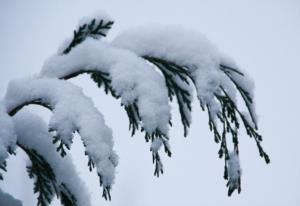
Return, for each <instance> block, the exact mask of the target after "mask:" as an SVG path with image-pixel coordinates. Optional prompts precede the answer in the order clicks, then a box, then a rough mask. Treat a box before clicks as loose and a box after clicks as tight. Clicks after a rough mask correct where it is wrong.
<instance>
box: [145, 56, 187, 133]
mask: <svg viewBox="0 0 300 206" xmlns="http://www.w3.org/2000/svg"><path fill="white" fill-rule="evenodd" d="M143 58H144V59H146V60H147V61H149V62H151V63H152V64H154V65H155V66H156V67H157V68H158V69H160V71H161V72H162V74H163V75H164V77H165V82H166V86H167V88H168V94H169V99H170V101H172V100H173V96H176V99H177V102H178V106H179V112H180V116H181V122H182V125H183V128H184V136H185V137H186V136H187V133H188V128H189V127H190V118H189V116H188V115H190V112H191V110H192V107H191V99H190V96H191V94H190V93H189V91H188V90H186V89H185V88H183V87H182V86H181V85H179V84H178V83H177V81H178V79H177V78H176V77H179V79H180V80H181V81H182V82H181V83H182V84H185V86H187V87H188V86H190V85H189V79H190V77H189V74H188V71H187V70H186V68H184V67H181V66H178V65H177V64H174V63H172V62H168V61H165V60H162V59H159V58H155V57H149V56H143Z"/></svg>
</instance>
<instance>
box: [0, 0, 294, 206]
mask: <svg viewBox="0 0 300 206" xmlns="http://www.w3.org/2000/svg"><path fill="white" fill-rule="evenodd" d="M97 10H105V11H107V12H108V13H109V14H110V15H111V16H112V17H113V18H114V19H115V25H114V26H113V29H112V31H111V32H110V33H109V36H110V37H109V38H112V37H114V36H115V35H116V34H117V33H118V32H120V31H122V30H124V29H126V28H130V27H132V26H136V25H144V24H148V23H165V24H177V25H182V26H185V27H187V28H192V29H195V30H198V31H200V32H202V33H203V34H205V35H206V36H207V38H209V39H210V40H211V41H212V42H214V43H215V44H216V45H217V46H218V47H219V48H220V49H221V50H222V51H224V52H225V53H227V54H228V55H230V56H231V57H232V58H234V59H235V60H236V62H237V63H238V64H239V65H240V66H241V67H242V68H243V69H245V70H247V71H248V73H249V74H250V76H251V77H252V78H253V79H254V81H255V83H256V91H255V97H256V104H257V106H256V107H257V113H258V115H259V127H260V132H261V134H262V135H263V137H264V142H263V146H264V148H265V150H266V151H267V152H268V153H269V155H270V157H271V164H270V165H265V163H264V161H263V160H262V159H261V158H259V155H258V151H257V148H256V146H255V143H254V141H253V140H252V139H249V137H248V136H246V135H244V134H242V136H241V139H240V144H241V152H240V153H241V162H242V168H243V177H242V178H243V179H242V193H241V194H240V195H237V194H236V193H234V195H233V196H232V197H230V198H229V197H227V195H226V194H227V189H226V187H225V184H226V182H225V181H224V180H223V178H222V175H223V161H222V160H219V159H218V157H217V149H218V146H217V145H216V144H215V143H214V141H213V135H212V134H211V133H210V132H209V129H208V125H207V114H206V113H203V112H202V111H201V110H200V108H199V107H198V103H197V102H196V101H195V104H194V107H193V124H192V127H191V130H190V134H189V137H188V138H186V139H184V138H183V137H182V134H183V132H182V128H181V126H180V122H179V117H178V111H177V107H176V105H173V106H174V107H173V108H174V109H173V114H174V117H173V119H174V121H175V125H174V127H173V128H172V130H171V134H170V136H171V144H172V150H173V157H172V158H171V159H168V158H167V159H165V160H164V164H165V174H164V175H163V176H162V177H160V178H159V179H157V178H155V177H154V176H153V165H152V163H151V155H150V152H149V151H148V150H149V148H148V145H147V144H145V143H144V139H143V137H142V135H137V136H136V137H134V138H130V133H129V132H128V120H127V117H126V114H125V112H124V111H123V109H122V108H121V107H120V106H119V102H118V101H116V100H114V99H113V98H111V97H108V96H105V95H104V92H103V91H102V90H99V89H97V88H96V87H95V85H94V84H93V83H92V82H91V81H90V80H89V78H87V77H85V76H82V77H79V78H77V79H76V80H72V81H73V82H74V83H76V84H77V85H79V86H81V87H83V88H84V91H85V92H86V94H87V95H89V96H91V97H93V100H94V102H95V104H96V105H97V107H98V108H99V110H100V111H101V112H102V113H104V116H105V118H106V121H107V123H108V125H110V126H111V127H112V129H113V132H114V136H115V146H116V150H117V152H118V154H119V156H120V165H119V166H118V174H117V179H116V183H115V185H114V186H113V190H112V198H113V200H112V202H105V201H104V200H103V199H102V198H101V192H102V189H101V188H99V186H98V179H97V177H96V175H93V174H91V173H89V172H88V169H87V167H86V166H85V165H86V159H85V157H84V156H83V155H82V154H83V152H82V151H81V149H82V148H81V147H80V144H79V142H76V143H75V145H74V146H73V148H72V149H73V151H72V154H73V157H74V162H75V164H77V166H78V170H79V171H80V174H81V175H82V177H83V178H84V179H85V180H86V182H87V186H88V188H89V190H90V191H91V196H92V198H93V199H92V201H93V205H109V206H116V205H131V206H141V205H145V206H147V205H153V204H156V205H166V206H169V205H170V206H171V205H172V206H182V205H188V206H196V205H197V206H198V205H205V206H210V205H211V206H213V205H222V206H226V205H228V206H229V205H230V206H235V205H236V206H237V205H239V206H240V205H243V206H248V205H249V206H250V205H251V206H253V205H255V206H282V205H286V204H288V205H290V206H298V205H300V150H299V145H300V137H299V132H298V126H299V119H298V116H299V115H300V109H299V105H300V94H299V91H298V88H300V83H299V81H298V78H299V74H300V72H299V69H300V62H299V54H300V38H299V37H300V27H299V21H300V2H299V1H297V0H295V1H292V0H290V1H288V0H286V1H275V0H274V1H261V0H257V1H253V0H252V1H250V0H249V1H240V0H236V1H234V0H227V1H221V0H220V1H196V0H195V1H191V0H185V1H175V0H165V1H159V0H151V1H142V0H136V1H134V0H127V1H114V0H109V1H102V0H98V1H60V0H56V1H47V2H46V1H43V3H42V1H38V0H36V1H33V0H27V1H21V0H20V1H16V0H10V1H5V0H2V1H1V2H0V25H1V27H0V33H1V38H0V45H1V47H0V69H1V75H0V97H2V96H3V95H4V93H5V90H6V86H7V84H8V81H9V80H11V79H13V78H19V77H23V76H28V75H32V74H34V73H37V72H38V71H39V70H40V69H41V66H42V64H43V62H44V60H45V59H46V58H47V57H49V56H50V55H51V54H53V53H54V52H56V50H57V48H58V45H59V44H60V43H61V41H62V40H63V39H65V38H66V37H68V36H70V35H71V34H72V31H73V29H74V28H75V25H76V24H77V21H78V19H79V18H80V17H82V16H84V15H89V14H91V13H94V12H95V11H97ZM34 110H35V111H40V112H42V113H43V116H47V115H49V114H48V113H47V112H45V111H43V110H38V109H36V108H34ZM25 159H26V157H25V156H24V155H22V154H21V151H19V155H18V156H17V157H13V158H11V159H10V160H9V162H8V169H9V171H8V173H7V174H6V176H5V178H6V180H5V181H4V182H1V183H0V186H1V187H2V188H3V189H4V190H6V191H8V192H10V193H12V194H14V195H15V197H17V198H20V199H22V200H23V201H24V205H25V206H27V205H32V204H33V202H34V201H35V199H34V197H33V196H32V195H31V190H32V186H31V184H32V183H31V181H29V180H28V179H27V177H26V174H25V172H24V171H25V169H24V168H25V164H24V160H25ZM53 205H58V204H57V202H56V203H54V204H53Z"/></svg>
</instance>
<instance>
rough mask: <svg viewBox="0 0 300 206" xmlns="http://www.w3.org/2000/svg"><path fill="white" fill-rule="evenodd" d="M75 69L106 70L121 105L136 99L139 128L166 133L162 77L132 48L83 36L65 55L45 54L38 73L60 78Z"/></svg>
mask: <svg viewBox="0 0 300 206" xmlns="http://www.w3.org/2000/svg"><path fill="white" fill-rule="evenodd" d="M79 71H101V72H105V73H109V75H110V78H111V85H112V88H113V89H114V90H115V91H116V94H117V95H118V96H120V97H121V102H122V104H124V105H125V106H127V105H130V104H133V103H135V102H136V103H137V106H138V109H139V114H140V117H141V122H142V126H143V128H144V129H145V130H146V132H148V133H150V134H151V133H152V132H154V131H155V130H156V129H158V130H160V131H161V132H162V133H163V134H165V135H167V134H168V130H169V125H168V122H169V120H170V117H171V114H170V105H169V100H168V93H167V88H166V85H165V81H164V78H163V77H162V76H161V75H160V74H159V73H158V72H156V71H155V70H154V68H153V66H152V65H149V64H148V63H146V62H145V61H144V60H143V59H142V58H140V57H138V56H136V55H135V54H134V53H133V52H130V51H127V50H124V49H121V48H116V47H113V46H111V45H110V44H109V43H106V42H103V41H100V40H95V39H92V38H88V39H86V40H85V41H84V42H83V43H82V44H80V45H78V46H77V47H75V48H73V49H72V50H71V51H70V53H68V54H67V55H54V56H52V57H51V58H49V59H48V60H47V61H46V62H45V64H44V66H43V69H42V71H41V73H40V76H42V77H56V78H63V77H65V76H68V75H70V74H72V73H76V72H79Z"/></svg>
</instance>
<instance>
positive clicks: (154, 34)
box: [112, 25, 253, 119]
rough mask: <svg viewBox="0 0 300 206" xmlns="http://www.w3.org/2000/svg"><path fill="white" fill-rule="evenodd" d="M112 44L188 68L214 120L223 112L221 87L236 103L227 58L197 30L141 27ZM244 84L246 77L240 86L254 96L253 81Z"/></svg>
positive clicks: (203, 102)
mask: <svg viewBox="0 0 300 206" xmlns="http://www.w3.org/2000/svg"><path fill="white" fill-rule="evenodd" d="M112 44H113V45H114V46H117V47H121V48H124V49H128V50H130V51H133V52H135V53H136V54H137V55H139V56H149V57H155V58H161V59H164V60H166V61H170V62H173V63H175V64H177V65H179V66H182V67H185V68H187V69H188V71H189V73H190V76H191V77H192V79H193V81H194V84H195V86H196V90H197V96H198V99H199V100H200V102H201V104H202V105H203V106H205V105H208V106H209V107H211V108H212V111H211V115H212V118H213V119H214V118H215V116H216V114H217V113H218V111H220V109H221V108H220V105H219V104H218V102H217V101H216V99H215V98H214V97H215V94H219V93H220V92H221V91H220V87H222V88H223V89H224V90H225V91H226V92H227V93H228V95H229V96H230V97H231V98H232V99H233V100H235V94H236V89H235V88H234V85H233V84H232V82H231V80H230V79H229V78H228V77H227V76H226V75H225V74H224V72H223V71H222V70H220V64H221V63H222V62H225V61H226V57H223V54H222V53H221V52H219V51H218V49H217V48H216V47H215V46H214V45H213V44H212V43H211V42H210V41H208V40H207V39H206V38H205V37H204V36H203V35H202V34H200V33H198V32H196V31H191V30H187V29H184V28H181V27H176V26H166V25H150V26H141V27H136V28H133V29H129V30H127V31H124V32H122V33H121V34H120V35H118V36H117V37H116V38H115V39H114V40H113V42H112ZM231 65H233V64H231ZM241 78H242V77H241ZM243 82H244V78H243V80H242V81H239V82H238V83H239V84H242V85H243V88H244V89H245V90H246V91H250V93H251V91H252V89H253V88H252V86H251V83H250V82H251V81H250V82H247V83H243Z"/></svg>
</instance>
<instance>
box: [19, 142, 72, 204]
mask: <svg viewBox="0 0 300 206" xmlns="http://www.w3.org/2000/svg"><path fill="white" fill-rule="evenodd" d="M18 146H19V147H20V148H22V149H23V150H24V151H25V153H26V154H27V155H28V157H29V159H30V160H31V163H32V165H31V166H27V172H28V175H29V177H30V178H31V179H34V193H39V194H38V198H37V199H38V203H37V205H40V206H48V205H49V204H50V203H51V201H52V199H53V197H54V195H56V196H57V197H59V198H60V201H61V203H62V205H64V206H76V205H77V203H76V198H75V197H74V195H73V194H72V193H71V192H70V190H69V189H68V188H67V187H66V185H65V184H64V183H62V184H58V182H57V180H56V176H55V174H54V172H53V169H52V167H51V166H50V164H49V163H48V162H47V161H46V160H45V159H44V158H43V157H42V156H41V155H40V154H38V152H37V151H36V150H34V149H27V148H26V147H24V146H22V145H21V144H20V143H18Z"/></svg>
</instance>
